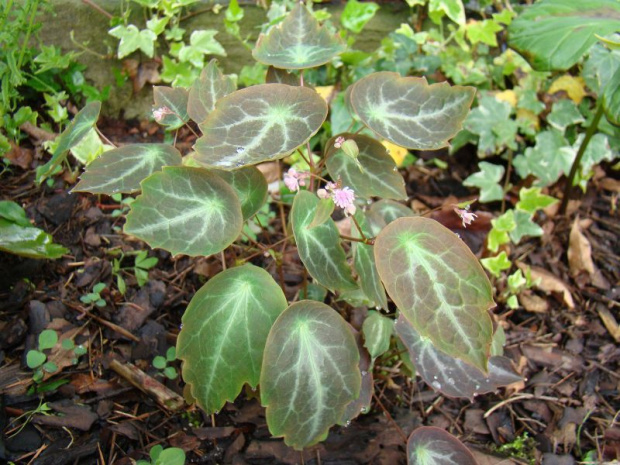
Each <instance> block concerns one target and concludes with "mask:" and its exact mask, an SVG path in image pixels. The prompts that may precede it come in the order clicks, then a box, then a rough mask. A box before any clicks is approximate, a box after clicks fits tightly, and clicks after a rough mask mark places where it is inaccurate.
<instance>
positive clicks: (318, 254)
mask: <svg viewBox="0 0 620 465" xmlns="http://www.w3.org/2000/svg"><path fill="white" fill-rule="evenodd" d="M318 205H319V199H318V197H317V196H316V195H314V194H313V193H311V192H308V191H299V192H298V193H297V195H296V196H295V200H294V201H293V208H292V210H291V223H292V225H293V234H294V235H295V241H296V242H297V249H298V252H299V258H301V261H302V262H303V264H304V265H306V268H307V269H308V273H310V276H312V277H313V278H314V279H316V280H317V281H318V282H319V283H320V284H322V285H323V286H325V287H326V288H328V289H330V290H332V291H333V290H335V289H337V290H340V291H346V290H352V289H355V288H356V285H355V282H354V281H353V277H352V276H351V270H350V269H349V266H348V265H347V259H346V256H345V253H344V250H343V249H342V246H341V245H340V235H339V233H338V228H337V227H336V224H335V223H334V220H332V219H331V218H329V219H328V220H327V221H325V222H324V223H323V224H320V225H318V226H314V227H313V228H309V226H310V225H311V224H312V220H313V219H314V216H315V212H316V209H317V207H318Z"/></svg>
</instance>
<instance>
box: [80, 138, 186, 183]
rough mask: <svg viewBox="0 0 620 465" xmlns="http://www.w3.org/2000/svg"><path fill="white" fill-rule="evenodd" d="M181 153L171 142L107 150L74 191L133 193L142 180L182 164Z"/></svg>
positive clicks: (94, 161)
mask: <svg viewBox="0 0 620 465" xmlns="http://www.w3.org/2000/svg"><path fill="white" fill-rule="evenodd" d="M181 162H182V159H181V154H180V153H179V151H178V150H177V149H175V148H174V147H173V146H171V145H168V144H135V145H125V146H124V147H119V148H116V149H112V150H109V151H107V152H104V153H103V154H102V155H101V156H100V157H99V158H96V159H95V160H93V161H92V162H91V163H90V165H88V167H87V168H86V171H84V173H82V176H80V182H79V183H78V184H77V185H76V186H75V187H74V188H73V191H74V192H90V193H91V194H108V195H112V194H116V193H118V192H123V193H130V192H137V191H139V190H140V182H141V181H142V180H143V179H145V178H146V177H147V176H150V175H151V174H153V173H154V172H155V171H159V170H161V168H162V167H163V166H174V165H180V164H181Z"/></svg>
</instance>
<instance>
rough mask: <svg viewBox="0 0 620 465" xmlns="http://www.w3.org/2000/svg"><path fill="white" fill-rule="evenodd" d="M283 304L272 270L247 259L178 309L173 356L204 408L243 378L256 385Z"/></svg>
mask: <svg viewBox="0 0 620 465" xmlns="http://www.w3.org/2000/svg"><path fill="white" fill-rule="evenodd" d="M287 305H288V304H287V302H286V298H285V297H284V293H283V292H282V290H281V289H280V287H279V286H278V285H277V284H276V282H275V281H274V280H273V278H272V277H271V275H270V274H269V273H267V272H266V271H265V270H263V269H261V268H258V267H256V266H254V265H250V264H247V265H243V266H239V267H236V268H231V269H228V270H226V271H223V272H221V273H219V274H217V275H215V276H214V277H213V278H211V279H210V280H209V281H207V283H206V284H205V285H204V286H202V287H201V288H200V290H199V291H198V292H197V293H196V294H195V295H194V297H193V298H192V300H191V302H190V303H189V306H188V307H187V310H185V313H184V314H183V328H182V329H181V332H180V333H179V338H178V340H177V357H178V358H179V359H181V360H183V380H184V381H185V382H186V383H188V384H189V385H190V388H191V395H192V397H193V398H194V399H196V401H197V403H198V405H199V406H200V407H201V408H202V409H203V410H205V411H206V412H207V413H209V414H210V413H214V412H217V411H218V410H220V409H221V408H222V406H223V405H224V404H225V403H226V401H233V400H234V399H235V397H237V395H238V394H239V392H240V391H241V389H242V387H243V384H244V383H248V384H249V385H250V386H252V387H256V385H257V384H258V382H259V380H260V372H261V364H262V362H263V349H264V348H265V341H266V340H267V334H269V330H270V329H271V325H272V324H273V322H274V321H275V320H276V318H277V317H278V315H280V313H282V312H283V311H284V309H285V308H286V307H287Z"/></svg>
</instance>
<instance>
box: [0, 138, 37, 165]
mask: <svg viewBox="0 0 620 465" xmlns="http://www.w3.org/2000/svg"><path fill="white" fill-rule="evenodd" d="M4 157H5V158H6V159H7V160H9V161H10V162H11V164H13V165H16V166H19V167H20V168H22V169H24V170H27V169H28V168H30V164H31V163H32V158H33V153H32V150H31V149H24V148H22V147H20V146H19V145H16V144H14V143H13V142H11V150H9V151H8V152H7V153H5V154H4Z"/></svg>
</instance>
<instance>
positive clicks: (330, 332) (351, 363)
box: [260, 300, 361, 450]
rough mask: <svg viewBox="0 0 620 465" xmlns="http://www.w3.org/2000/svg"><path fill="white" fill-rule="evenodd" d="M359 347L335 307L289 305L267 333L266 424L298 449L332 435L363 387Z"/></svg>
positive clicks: (264, 374) (304, 303) (263, 377)
mask: <svg viewBox="0 0 620 465" xmlns="http://www.w3.org/2000/svg"><path fill="white" fill-rule="evenodd" d="M358 363H359V352H358V349H357V344H356V343H355V339H354V338H353V334H352V333H351V330H350V329H349V326H348V325H347V323H346V322H345V321H344V320H343V319H342V317H341V316H340V315H339V314H338V313H337V312H336V311H334V310H333V309H332V308H330V307H328V306H327V305H325V304H323V303H320V302H313V301H311V300H303V301H301V302H296V303H294V304H292V305H291V306H290V307H289V308H287V309H286V310H285V311H284V312H283V313H282V314H281V315H280V316H279V317H278V319H277V320H276V322H275V323H274V324H273V327H272V328H271V331H270V332H269V336H268V337H267V344H266V345H265V353H264V356H263V369H262V373H261V377H260V385H261V403H262V404H263V406H265V407H267V425H268V426H269V431H271V434H272V435H273V436H276V437H284V442H285V443H286V444H287V445H288V446H290V447H293V448H294V449H296V450H301V449H303V448H305V447H308V446H311V445H313V444H316V443H317V442H319V441H322V440H323V439H325V438H326V437H327V433H328V431H329V428H331V427H332V426H333V425H334V424H336V423H338V422H339V421H340V419H341V418H342V415H343V413H344V411H345V408H346V406H347V404H349V403H350V402H351V401H352V400H354V399H357V397H358V396H359V393H360V385H361V376H360V371H359V367H358Z"/></svg>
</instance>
